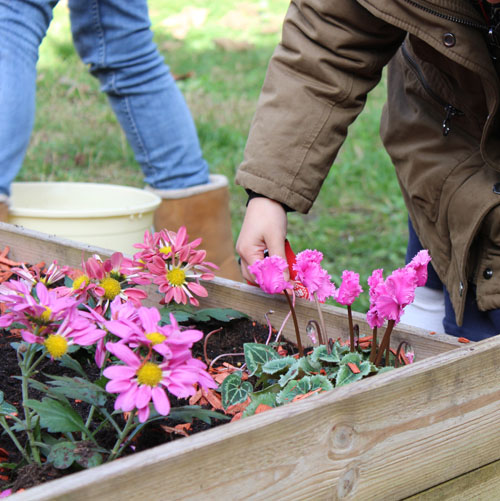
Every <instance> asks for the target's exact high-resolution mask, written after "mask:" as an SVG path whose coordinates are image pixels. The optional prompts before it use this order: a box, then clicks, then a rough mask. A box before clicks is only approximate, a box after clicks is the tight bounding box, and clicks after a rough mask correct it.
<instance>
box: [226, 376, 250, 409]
mask: <svg viewBox="0 0 500 501" xmlns="http://www.w3.org/2000/svg"><path fill="white" fill-rule="evenodd" d="M252 391H253V386H252V384H251V383H249V382H248V381H242V379H241V374H240V373H239V372H233V373H232V374H229V376H227V377H226V378H225V379H224V381H222V384H221V386H220V392H221V396H222V406H223V407H224V409H227V408H228V407H230V406H231V405H235V404H240V403H242V402H244V401H245V400H246V399H247V398H248V396H249V394H250V393H251V392H252Z"/></svg>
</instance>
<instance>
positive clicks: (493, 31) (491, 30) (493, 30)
mask: <svg viewBox="0 0 500 501" xmlns="http://www.w3.org/2000/svg"><path fill="white" fill-rule="evenodd" d="M404 1H405V2H406V3H408V4H410V5H412V6H413V7H415V8H417V9H420V10H423V11H424V12H427V13H428V14H432V15H433V16H437V17H439V18H441V19H446V20H447V21H451V22H453V23H457V24H461V25H463V26H468V27H470V28H474V29H477V30H480V31H483V32H484V33H486V35H487V38H488V42H489V44H490V45H491V46H493V47H496V48H498V47H500V37H499V35H498V33H497V32H498V31H499V27H498V25H495V26H486V24H482V23H477V22H475V21H471V20H470V19H464V18H462V17H456V16H451V15H449V14H443V13H442V12H438V11H437V10H434V9H431V8H430V7H426V6H425V5H421V4H420V3H418V2H415V1H414V0H404Z"/></svg>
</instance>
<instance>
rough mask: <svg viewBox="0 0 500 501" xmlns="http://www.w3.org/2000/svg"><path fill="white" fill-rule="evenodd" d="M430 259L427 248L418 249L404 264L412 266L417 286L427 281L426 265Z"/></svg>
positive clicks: (408, 266)
mask: <svg viewBox="0 0 500 501" xmlns="http://www.w3.org/2000/svg"><path fill="white" fill-rule="evenodd" d="M430 261H431V256H430V254H429V251H428V250H427V249H423V250H421V251H419V252H418V253H417V254H416V255H415V256H414V258H413V259H412V260H411V261H410V262H409V263H408V264H407V265H406V267H407V268H413V269H414V270H415V272H416V274H417V287H422V286H423V285H425V283H426V282H427V265H428V264H429V262H430Z"/></svg>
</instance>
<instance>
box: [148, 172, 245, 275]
mask: <svg viewBox="0 0 500 501" xmlns="http://www.w3.org/2000/svg"><path fill="white" fill-rule="evenodd" d="M146 189H147V190H148V191H152V192H153V193H156V194H157V195H158V196H159V197H161V198H162V199H163V200H162V203H161V204H160V206H159V207H158V209H156V211H155V214H154V226H155V230H156V231H160V230H161V229H165V228H166V229H167V230H171V231H177V230H178V229H179V227H181V226H185V227H186V229H187V232H188V235H189V238H190V239H191V240H194V239H195V238H200V237H201V238H202V240H203V241H202V242H201V245H200V247H199V248H200V249H204V250H206V251H207V261H211V262H213V263H215V264H216V265H217V266H218V267H219V270H217V271H216V272H215V274H216V275H217V276H218V277H224V278H229V279H231V280H238V281H242V280H243V279H242V276H241V272H240V268H239V266H238V264H237V263H236V258H235V252H234V242H233V235H232V232H231V216H230V213H229V190H228V181H227V178H226V177H225V176H222V175H220V174H213V175H210V182H209V183H208V184H201V185H197V186H192V187H190V188H183V189H177V190H156V189H154V188H151V187H150V186H147V187H146Z"/></svg>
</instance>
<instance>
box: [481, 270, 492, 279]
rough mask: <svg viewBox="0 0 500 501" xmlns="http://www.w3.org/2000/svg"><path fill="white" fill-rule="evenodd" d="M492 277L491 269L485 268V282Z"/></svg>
mask: <svg viewBox="0 0 500 501" xmlns="http://www.w3.org/2000/svg"><path fill="white" fill-rule="evenodd" d="M492 276H493V270H492V269H491V268H486V269H485V270H484V271H483V277H484V278H485V279H486V280H489V279H490V278H491V277H492Z"/></svg>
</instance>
